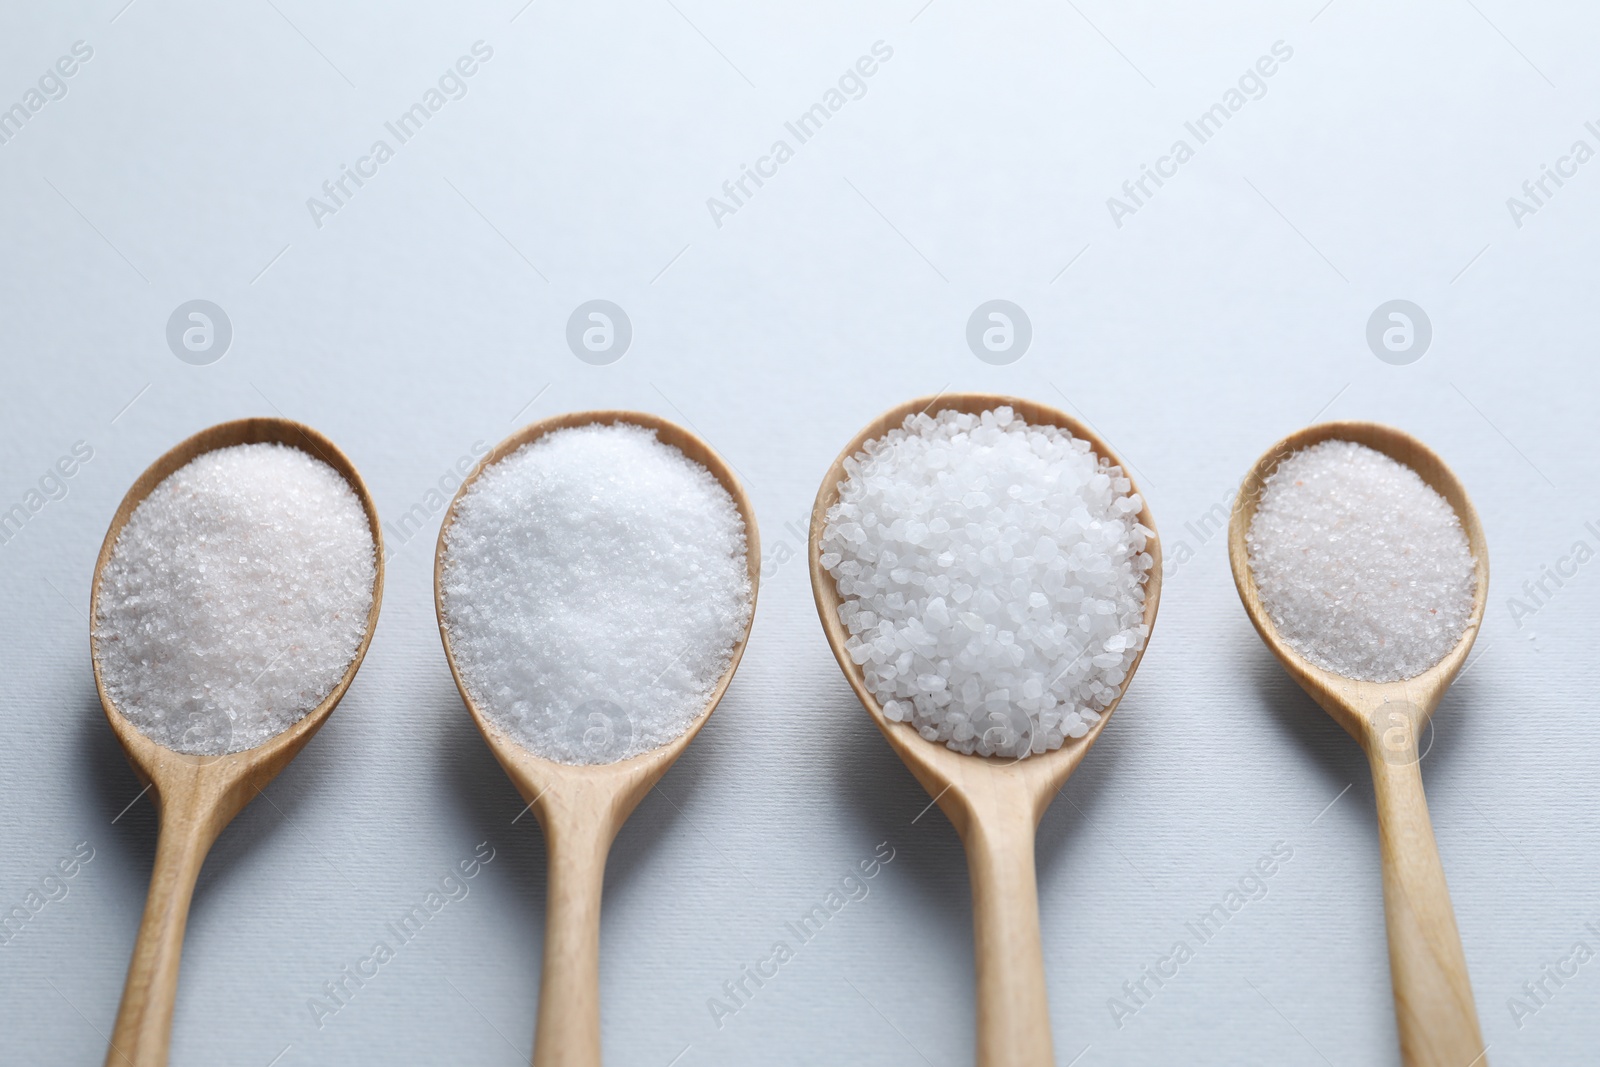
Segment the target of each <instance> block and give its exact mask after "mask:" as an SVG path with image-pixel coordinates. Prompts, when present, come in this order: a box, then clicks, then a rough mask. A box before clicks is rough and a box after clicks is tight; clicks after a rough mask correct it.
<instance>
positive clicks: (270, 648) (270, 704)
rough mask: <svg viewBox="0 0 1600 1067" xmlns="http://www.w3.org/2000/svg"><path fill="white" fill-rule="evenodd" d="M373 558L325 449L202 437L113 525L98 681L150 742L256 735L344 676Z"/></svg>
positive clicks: (191, 746)
mask: <svg viewBox="0 0 1600 1067" xmlns="http://www.w3.org/2000/svg"><path fill="white" fill-rule="evenodd" d="M376 560H377V556H376V553H375V551H374V548H373V540H372V530H371V527H370V526H369V525H368V523H367V516H366V512H365V511H363V510H362V507H361V502H360V500H359V499H358V498H357V497H356V494H355V492H354V491H353V490H352V489H351V488H350V486H349V484H348V483H347V482H346V481H345V480H344V478H343V477H341V476H340V475H339V473H338V472H337V471H335V470H334V469H333V468H332V467H330V466H328V465H327V464H326V463H324V462H322V461H321V460H319V459H316V458H314V457H313V456H311V455H309V454H307V453H305V452H302V451H300V450H299V449H297V448H290V447H288V446H286V445H279V444H250V445H236V446H234V447H231V448H221V449H217V450H215V451H212V452H207V453H205V454H203V455H201V456H198V457H196V458H195V459H193V460H191V461H190V462H189V463H187V464H185V465H184V466H183V467H181V468H179V469H178V470H177V471H174V472H173V473H172V474H170V475H168V476H167V477H166V478H165V479H163V480H162V481H161V483H160V484H159V485H157V486H156V487H155V489H153V490H152V491H151V492H150V494H149V495H148V496H146V497H145V499H144V500H143V501H142V502H141V503H140V504H139V506H138V507H137V508H135V509H134V511H133V514H132V515H130V516H129V517H128V521H127V524H126V525H124V526H123V528H122V532H121V533H120V534H119V535H118V537H117V542H116V544H115V546H113V548H112V551H111V558H110V559H109V560H107V562H106V566H105V569H104V571H103V572H102V575H101V579H100V589H99V596H98V600H97V608H98V611H97V614H96V616H95V620H94V634H95V642H96V648H97V654H98V661H99V665H100V678H101V681H102V682H103V683H104V685H105V687H106V691H107V693H109V694H110V696H111V699H112V702H113V703H114V704H115V706H116V708H117V710H118V711H119V712H121V713H122V714H123V715H124V716H126V717H127V719H128V720H129V721H130V722H132V723H133V724H134V726H136V727H137V728H138V729H139V732H140V733H142V734H144V735H145V736H146V737H148V738H150V739H151V740H152V741H155V742H156V743H157V744H160V745H163V746H165V747H167V748H170V749H173V750H175V751H177V752H186V753H191V754H196V755H220V754H222V753H226V752H242V751H244V750H245V749H248V748H254V747H255V746H257V745H259V744H261V743H263V742H264V741H266V740H268V739H269V738H271V737H273V736H274V735H276V734H279V733H281V732H282V731H284V730H286V729H288V728H289V727H290V726H292V725H293V724H294V723H296V722H298V721H300V719H302V718H303V717H304V716H305V715H306V713H307V712H309V711H311V709H313V708H315V707H316V706H317V705H318V704H320V703H322V701H323V700H325V699H326V698H327V696H328V694H329V693H331V692H332V691H333V689H334V687H335V686H336V685H338V684H339V681H340V679H342V678H343V677H344V674H345V671H346V669H347V668H348V667H349V666H350V662H351V660H353V659H354V658H355V654H356V650H357V649H358V648H359V647H360V644H361V639H362V637H363V635H364V634H365V633H366V626H367V613H368V611H369V610H370V609H371V607H372V594H373V581H374V579H375V577H376V568H377V562H376Z"/></svg>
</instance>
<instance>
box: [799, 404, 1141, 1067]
mask: <svg viewBox="0 0 1600 1067" xmlns="http://www.w3.org/2000/svg"><path fill="white" fill-rule="evenodd" d="M1002 405H1009V406H1010V407H1011V409H1012V410H1013V411H1014V412H1016V414H1017V415H1019V416H1021V417H1022V419H1023V421H1025V422H1027V423H1028V424H1030V425H1052V426H1059V427H1060V428H1061V429H1063V430H1066V431H1068V432H1069V433H1071V434H1072V436H1074V437H1078V438H1081V439H1083V440H1085V441H1088V442H1089V445H1090V447H1091V448H1092V449H1093V450H1094V452H1095V454H1096V455H1098V456H1100V457H1101V458H1103V459H1107V460H1110V461H1111V462H1112V463H1114V464H1116V465H1118V466H1120V467H1122V470H1123V474H1124V475H1125V476H1126V477H1128V478H1129V480H1130V481H1131V480H1132V476H1131V475H1130V474H1128V468H1127V466H1126V465H1125V464H1123V463H1122V461H1121V460H1120V459H1118V458H1117V455H1116V453H1115V452H1113V451H1112V450H1111V448H1110V447H1109V446H1108V445H1107V444H1106V443H1105V442H1104V441H1103V440H1101V439H1100V437H1099V435H1098V434H1096V433H1095V432H1094V431H1093V430H1091V429H1089V427H1087V426H1085V425H1083V424H1082V423H1081V422H1079V421H1078V420H1077V419H1074V418H1072V417H1071V416H1070V415H1067V414H1066V413H1064V412H1061V411H1057V410H1056V409H1054V408H1049V407H1045V406H1044V405H1043V404H1036V403H1034V402H1033V401H1031V400H1022V399H1019V398H1016V397H1008V396H995V395H991V394H987V393H943V394H940V395H938V396H934V397H923V398H921V399H919V400H913V401H910V402H909V403H905V404H901V405H900V406H898V407H894V408H890V409H889V410H888V411H886V412H884V413H883V414H882V415H880V416H878V417H877V418H876V419H874V420H873V421H872V422H871V423H869V424H868V425H867V427H866V428H865V429H863V430H862V431H861V432H860V433H858V434H856V436H855V437H854V439H852V440H851V442H850V443H849V444H848V445H846V446H845V448H844V451H842V452H840V453H839V458H838V459H836V460H834V461H833V466H831V467H829V468H828V473H827V474H826V475H825V476H824V477H823V479H822V488H821V489H820V490H819V491H818V492H817V501H816V505H815V506H814V507H813V508H812V509H811V536H810V542H811V548H810V551H811V589H812V593H813V594H814V595H815V597H816V601H817V614H818V615H820V616H821V618H822V628H823V630H824V631H825V632H826V633H827V635H828V644H829V645H831V646H832V648H833V655H834V658H835V659H837V660H838V661H839V667H840V669H841V670H843V671H844V676H845V678H846V679H847V680H848V681H849V682H850V687H851V688H852V689H854V690H855V691H856V696H858V697H860V698H861V704H862V706H863V707H865V708H866V709H867V713H868V714H869V715H871V716H872V721H873V722H875V723H877V724H878V729H879V730H881V731H883V736H884V737H885V738H887V739H888V741H889V745H890V747H892V748H893V749H894V750H895V752H896V753H898V754H899V756H900V759H901V761H902V762H904V763H905V765H906V766H907V767H908V768H910V770H911V773H912V774H913V775H915V776H916V779H917V781H919V782H921V783H922V787H923V788H924V789H926V790H927V791H928V793H929V794H930V795H931V796H932V797H933V798H934V800H935V801H936V802H937V803H938V805H939V807H940V809H942V810H943V811H944V813H945V815H946V816H948V817H949V819H950V822H951V823H952V824H953V825H954V826H955V828H956V833H958V834H959V835H961V840H962V842H963V844H964V845H965V846H966V850H967V869H968V872H969V874H970V876H971V879H972V913H973V941H974V954H975V957H976V963H977V979H978V1047H977V1054H978V1064H979V1067H1034V1065H1038V1067H1048V1065H1052V1064H1054V1062H1055V1060H1054V1058H1053V1053H1052V1043H1051V1036H1050V1005H1049V1001H1048V994H1047V990H1046V987H1045V978H1044V954H1043V950H1042V946H1041V944H1040V940H1039V891H1038V884H1037V881H1036V875H1035V873H1034V866H1033V840H1034V834H1035V832H1036V831H1037V829H1038V826H1039V820H1040V819H1041V818H1043V816H1044V812H1045V809H1046V808H1048V807H1049V806H1050V802H1051V801H1052V800H1054V799H1055V796H1056V794H1057V793H1058V792H1060V790H1061V787H1062V786H1063V785H1064V784H1065V783H1066V780H1067V777H1068V776H1069V775H1071V774H1072V772H1073V771H1074V770H1076V769H1077V767H1078V764H1079V763H1080V762H1081V761H1082V760H1083V757H1084V754H1085V753H1087V752H1088V751H1089V746H1090V745H1092V744H1094V742H1095V739H1096V738H1097V737H1099V736H1100V730H1101V729H1102V728H1103V727H1104V726H1105V724H1106V721H1107V720H1108V719H1109V718H1110V717H1111V712H1112V711H1114V710H1115V709H1116V705H1117V702H1113V703H1112V705H1111V706H1110V707H1108V708H1106V709H1105V710H1104V711H1102V712H1101V717H1100V721H1099V722H1098V723H1095V724H1094V725H1093V726H1091V727H1089V732H1088V734H1086V735H1085V736H1084V737H1081V738H1078V739H1076V740H1071V739H1069V740H1068V741H1067V742H1066V743H1065V744H1064V745H1062V746H1061V747H1060V748H1059V749H1057V750H1055V751H1054V752H1046V753H1044V754H1043V755H1034V756H1028V757H1026V758H1025V759H1021V760H1016V761H1009V760H1005V759H996V758H987V757H983V756H975V755H974V756H966V755H962V754H961V753H959V752H955V751H952V750H951V749H949V748H946V747H945V746H944V745H943V744H941V743H937V742H931V741H925V740H923V738H922V737H921V735H919V734H918V733H917V732H916V730H914V729H912V727H911V726H910V725H909V724H906V723H899V722H891V721H890V720H888V719H887V718H885V717H884V714H883V709H882V708H881V707H880V706H879V705H878V701H877V698H876V697H874V696H873V695H872V692H871V691H870V690H869V689H868V688H867V686H866V683H865V681H864V679H863V675H862V669H861V668H860V667H859V666H857V665H856V663H855V661H854V660H853V659H851V657H850V655H849V653H847V652H846V651H845V647H844V646H845V641H846V639H847V638H848V637H849V636H850V634H849V631H848V630H847V629H846V628H845V627H844V626H843V625H842V624H841V623H840V622H839V604H840V598H839V593H838V588H837V587H836V586H835V584H834V581H833V577H832V576H831V575H830V574H828V572H827V571H826V570H824V569H823V567H822V547H821V542H822V531H823V527H825V526H826V525H827V513H828V509H829V508H830V507H832V506H833V505H834V503H836V502H837V501H838V499H839V483H840V482H842V481H844V479H845V472H844V461H845V460H846V459H848V458H849V457H851V456H854V455H855V454H856V453H858V452H860V451H861V450H862V447H863V446H864V445H865V444H866V442H867V441H869V440H872V439H874V438H879V437H882V436H883V435H884V434H886V433H888V432H889V431H890V430H892V429H896V428H898V427H899V426H900V425H901V424H902V423H903V422H904V421H905V417H906V416H907V415H912V414H916V413H918V412H923V411H927V412H929V413H930V414H935V413H937V412H939V411H942V410H951V411H960V412H966V413H968V414H973V415H977V414H981V413H982V412H985V411H992V410H993V409H995V408H997V407H1001V406H1002ZM1133 491H1134V492H1138V487H1137V486H1135V487H1134V490H1133ZM1138 520H1139V522H1141V523H1143V524H1144V525H1145V527H1147V528H1148V529H1150V530H1151V531H1152V532H1153V531H1154V530H1155V528H1156V525H1155V520H1154V519H1153V518H1151V516H1150V507H1149V505H1148V504H1146V505H1145V507H1144V509H1143V510H1142V511H1140V512H1139V515H1138ZM1146 551H1148V552H1149V553H1150V555H1151V556H1152V557H1153V559H1154V563H1153V565H1152V566H1151V568H1150V578H1149V582H1148V584H1147V585H1146V586H1145V604H1144V622H1145V624H1146V625H1147V626H1152V627H1153V626H1154V625H1155V621H1156V607H1157V606H1158V604H1159V603H1160V600H1161V544H1160V541H1159V540H1158V539H1157V538H1156V537H1151V538H1150V540H1149V546H1148V548H1147V549H1146ZM1146 647H1148V639H1147V646H1146ZM1143 656H1144V652H1143V650H1140V652H1139V654H1138V655H1137V656H1135V657H1134V660H1133V664H1132V665H1131V666H1130V667H1129V668H1128V678H1127V681H1125V682H1124V683H1123V691H1124V692H1126V691H1127V685H1128V684H1129V683H1131V682H1132V681H1133V673H1134V671H1135V670H1137V669H1138V666H1139V660H1140V659H1142V658H1143ZM1119 700H1120V698H1119Z"/></svg>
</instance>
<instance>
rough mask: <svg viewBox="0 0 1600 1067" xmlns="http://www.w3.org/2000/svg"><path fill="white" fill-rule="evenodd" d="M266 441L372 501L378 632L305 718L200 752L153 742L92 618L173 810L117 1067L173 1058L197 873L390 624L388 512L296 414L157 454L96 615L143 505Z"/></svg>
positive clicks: (159, 795)
mask: <svg viewBox="0 0 1600 1067" xmlns="http://www.w3.org/2000/svg"><path fill="white" fill-rule="evenodd" d="M261 442H275V443H278V444H284V445H289V446H292V447H294V448H298V449H300V450H301V451H304V452H307V453H309V454H311V455H312V456H315V457H316V458H317V459H320V460H322V461H323V462H324V463H326V464H328V466H330V467H332V468H333V469H334V470H336V471H338V472H339V474H340V475H341V476H342V477H343V478H344V480H345V481H346V482H348V483H349V485H350V488H351V489H352V490H353V491H354V492H355V494H356V497H357V499H359V500H360V501H361V507H362V509H363V510H364V511H365V512H366V514H367V523H368V525H369V526H370V527H371V529H372V543H373V547H374V549H375V552H376V559H375V563H376V573H375V575H374V577H373V582H372V607H371V609H370V610H369V611H368V612H367V628H366V633H365V634H363V635H362V638H361V644H360V646H359V647H358V648H357V649H356V654H355V658H354V659H353V660H351V661H350V666H349V668H348V669H347V670H346V671H345V672H344V677H343V678H341V679H340V680H339V684H338V685H336V686H334V687H333V691H332V692H331V693H329V694H328V696H327V698H326V699H324V700H323V701H322V703H320V704H318V705H317V706H316V707H315V708H313V709H312V710H311V711H310V712H309V713H308V714H307V715H306V716H305V717H304V718H303V719H301V720H300V721H299V722H297V723H295V724H294V725H293V726H291V727H289V728H288V729H287V730H285V731H283V732H282V733H280V734H278V735H277V736H275V737H273V738H271V739H270V740H268V741H265V742H263V743H262V744H260V745H257V746H256V747H255V748H251V749H246V750H245V751H243V752H234V753H230V754H228V755H223V756H194V755H187V754H185V753H181V752H175V751H173V750H172V749H170V748H166V747H164V746H162V745H160V744H157V743H156V742H155V741H152V740H150V738H148V737H146V736H145V735H144V734H142V733H140V732H139V729H138V727H136V726H134V724H133V723H132V722H130V721H129V720H128V719H126V718H125V717H124V716H123V715H122V713H121V712H120V711H118V710H117V708H116V704H115V703H114V702H113V701H112V699H111V694H109V693H107V692H106V687H105V680H104V679H103V678H101V676H100V651H99V646H98V644H97V642H96V639H95V636H94V632H93V626H92V625H91V627H90V634H89V651H90V656H91V658H92V659H93V661H94V680H95V686H96V688H98V689H99V691H100V705H101V707H102V708H104V709H105V713H106V719H107V721H109V722H110V723H111V729H112V731H113V732H114V733H115V734H116V735H117V740H118V741H121V742H122V748H123V750H124V751H125V752H126V753H127V754H128V761H129V762H130V763H132V764H133V769H134V772H135V773H136V774H137V775H138V776H139V780H140V781H142V782H144V783H145V784H146V787H147V788H148V789H149V790H150V791H151V792H152V793H153V794H154V802H155V805H156V809H157V810H158V811H159V812H160V815H161V833H160V837H159V838H158V839H157V843H156V858H155V868H154V870H153V871H152V872H151V874H150V892H149V896H148V897H147V899H146V901H145V908H144V919H143V921H142V922H141V923H140V924H139V937H138V940H137V941H135V942H134V946H133V960H132V962H130V963H129V964H128V980H127V983H126V985H125V986H124V987H123V990H122V1007H121V1009H120V1010H119V1011H118V1012H117V1023H116V1027H115V1029H113V1030H112V1031H111V1048H110V1049H109V1050H108V1051H107V1053H106V1067H161V1065H162V1064H165V1063H166V1062H167V1048H168V1045H169V1044H170V1042H171V1038H172V1005H173V1000H174V998H175V997H176V996H177V991H178V964H179V961H180V958H181V956H182V954H183V931H184V927H185V926H186V925H187V923H188V920H189V902H190V899H191V898H192V897H193V895H194V886H195V880H196V879H197V878H198V877H199V876H200V865H201V864H202V863H203V862H205V858H206V853H207V852H209V851H210V850H211V845H212V843H213V842H215V841H216V839H217V835H218V834H220V833H222V830H223V827H225V826H227V825H228V823H229V822H230V821H232V819H233V817H234V816H235V815H237V814H239V812H240V811H241V810H242V809H243V808H244V806H245V805H246V804H248V803H249V802H250V801H251V799H252V798H253V797H254V796H255V795H256V794H257V793H259V792H260V791H261V790H262V789H263V788H264V787H265V786H266V784H267V783H268V782H270V781H272V779H273V778H274V777H276V776H277V774H278V772H279V771H281V770H283V768H284V767H286V766H288V764H289V761H290V760H292V759H294V757H295V755H296V754H298V753H299V751H300V749H301V748H303V747H304V746H305V743H306V742H307V741H309V740H311V735H312V734H314V733H316V732H317V730H318V729H320V728H321V726H322V724H323V723H324V722H325V721H327V718H328V715H329V714H330V713H331V712H332V711H333V709H334V708H335V707H336V706H338V703H339V700H340V698H342V697H343V696H344V693H345V690H346V689H348V688H350V682H351V680H352V679H354V678H355V676H356V670H357V669H358V668H359V667H360V666H361V660H362V658H363V657H364V656H365V655H366V654H367V645H368V644H369V643H370V642H371V640H372V631H373V628H374V627H375V626H376V625H377V623H378V608H379V606H380V605H381V603H382V600H383V532H382V530H381V529H380V528H379V525H378V510H377V508H376V507H375V506H374V505H373V503H372V497H371V496H370V495H368V493H367V487H366V485H365V483H363V482H362V480H361V475H360V474H359V473H358V472H357V471H356V468H355V465H354V464H352V463H351V462H350V460H349V458H348V457H347V456H345V454H344V453H343V452H341V451H339V449H338V447H337V446H336V445H334V443H333V442H332V441H330V440H328V439H327V438H326V437H324V436H322V434H320V433H318V432H317V431H316V430H313V429H312V428H311V427H309V426H303V425H301V424H300V423H298V422H291V421H289V420H288V419H239V420H236V421H234V422H224V423H220V424H218V425H216V426H212V427H211V428H209V429H206V430H201V431H200V432H199V433H197V434H195V435H194V436H193V437H190V438H189V439H187V440H185V441H183V442H181V443H179V444H178V445H177V446H175V447H174V448H173V449H172V450H171V451H169V452H167V453H166V454H165V455H163V456H162V457H161V458H160V459H158V460H156V461H155V462H154V463H152V464H151V465H150V467H149V469H147V470H146V471H145V472H144V473H143V474H141V475H140V476H139V480H138V481H136V482H134V483H133V488H131V489H129V490H128V495H127V496H125V497H123V498H122V504H121V506H120V507H118V508H117V513H116V514H115V515H114V516H112V519H111V528H110V529H109V530H107V531H106V539H105V543H104V544H103V545H101V546H100V558H99V559H98V560H97V561H96V562H95V567H94V591H93V592H92V594H91V595H90V607H89V617H90V618H91V619H96V618H99V614H100V613H99V606H100V578H101V574H102V573H103V572H104V570H105V567H106V563H107V561H109V560H110V559H111V550H112V549H113V548H114V547H115V546H116V543H117V537H118V536H119V535H120V534H121V533H122V528H123V526H125V525H126V524H127V522H128V517H129V516H130V515H132V514H133V509H134V508H136V507H138V506H139V504H140V503H142V502H143V500H144V498H145V497H147V496H149V495H150V491H151V490H153V489H154V488H155V487H156V486H157V485H158V484H160V483H161V481H162V479H164V478H166V477H167V476H168V475H169V474H172V473H173V472H174V471H176V470H177V469H178V468H180V467H182V466H184V465H185V464H186V463H188V462H189V461H190V460H192V459H194V458H195V457H196V456H199V455H202V454H203V453H206V452H211V451H214V450H216V449H219V448H228V447H230V446H232V445H245V444H257V443H261Z"/></svg>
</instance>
